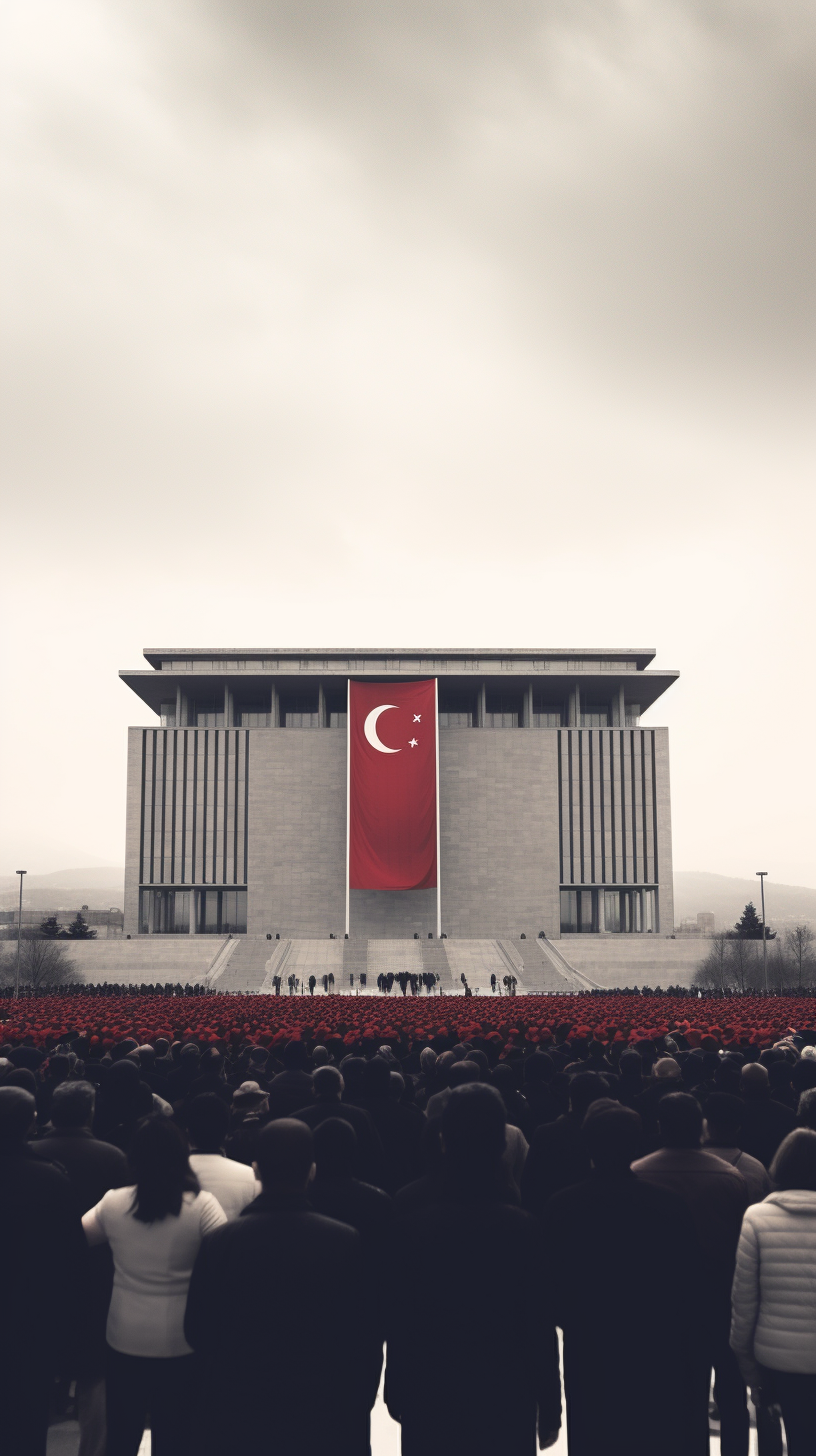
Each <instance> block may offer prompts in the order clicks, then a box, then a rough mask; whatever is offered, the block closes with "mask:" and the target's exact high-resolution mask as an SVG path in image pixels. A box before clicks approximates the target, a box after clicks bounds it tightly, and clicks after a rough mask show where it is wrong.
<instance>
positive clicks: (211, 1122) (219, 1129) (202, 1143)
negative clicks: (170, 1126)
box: [187, 1092, 230, 1153]
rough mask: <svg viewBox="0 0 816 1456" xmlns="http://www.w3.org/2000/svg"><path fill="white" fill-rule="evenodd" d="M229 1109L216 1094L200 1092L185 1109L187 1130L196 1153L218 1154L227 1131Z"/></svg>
mask: <svg viewBox="0 0 816 1456" xmlns="http://www.w3.org/2000/svg"><path fill="white" fill-rule="evenodd" d="M229 1124H230V1113H229V1108H228V1107H227V1105H226V1103H225V1102H224V1101H223V1099H222V1098H221V1097H219V1096H218V1093H217V1092H202V1093H201V1096H200V1097H194V1098H193V1100H192V1102H191V1103H190V1105H189V1107H188V1108H187V1130H188V1132H189V1134H190V1143H191V1145H192V1146H193V1147H194V1148H195V1150H196V1152H197V1153H218V1152H220V1151H221V1146H222V1144H223V1142H224V1139H225V1137H226V1135H227V1132H228V1131H229Z"/></svg>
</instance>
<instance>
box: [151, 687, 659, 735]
mask: <svg viewBox="0 0 816 1456" xmlns="http://www.w3.org/2000/svg"><path fill="white" fill-rule="evenodd" d="M485 702H486V706H485V710H484V713H483V715H482V718H483V722H482V726H483V727H485V728H520V727H522V726H523V725H524V722H525V717H526V714H525V709H524V704H523V702H522V701H521V698H520V696H516V695H515V694H496V693H487V694H486V699H485ZM160 717H161V723H162V727H163V728H175V727H177V726H180V725H177V724H176V704H175V700H172V701H171V700H168V701H167V702H164V703H162V704H161V708H160ZM188 718H189V720H190V726H194V727H196V728H224V727H225V726H226V724H225V721H224V707H223V703H222V704H219V705H216V704H215V703H206V702H205V703H202V702H200V701H198V702H195V703H191V704H190V705H189V708H188ZM579 718H580V722H579V723H578V724H577V725H576V726H578V727H580V728H609V727H611V726H612V713H611V711H610V708H609V705H608V704H605V703H601V704H598V703H596V704H592V703H587V704H586V706H585V707H584V708H583V709H582V711H581V713H580V714H579ZM233 719H234V722H233V723H232V724H231V725H230V726H232V727H235V728H271V727H273V726H274V715H273V714H272V712H271V711H270V710H269V709H268V708H266V707H264V706H263V705H262V704H260V703H248V704H236V706H235V709H234V712H233ZM569 719H570V714H569V708H568V707H567V706H566V704H565V705H563V706H559V705H557V704H552V703H550V704H546V705H545V704H543V703H542V702H541V701H540V700H538V699H537V698H536V696H535V694H534V695H533V711H532V715H531V722H530V726H531V727H532V728H561V727H567V726H568V724H569ZM324 720H325V725H326V726H327V727H330V728H345V726H346V713H345V710H344V709H342V708H340V707H336V708H335V707H332V706H329V705H328V704H326V707H325V711H324V714H321V712H320V709H319V707H318V706H317V705H316V704H314V703H313V702H309V704H308V705H304V703H303V702H298V703H292V702H291V701H290V700H284V701H282V702H281V704H280V715H279V721H280V723H281V726H282V727H285V728H322V727H323V726H324ZM478 721H479V711H478V705H477V702H476V700H475V699H474V700H473V701H470V702H468V701H464V700H462V699H461V698H460V699H454V700H453V701H452V702H451V701H450V699H448V700H447V703H446V699H445V697H444V696H443V694H442V693H440V695H439V726H440V728H473V727H475V726H476V725H477V724H478ZM639 723H640V705H639V704H637V703H627V704H626V727H627V728H637V726H638V724H639Z"/></svg>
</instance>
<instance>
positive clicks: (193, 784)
mask: <svg viewBox="0 0 816 1456" xmlns="http://www.w3.org/2000/svg"><path fill="white" fill-rule="evenodd" d="M145 655H146V657H147V658H148V661H150V662H151V663H152V664H153V666H152V670H151V671H149V672H143V671H140V672H136V673H123V674H122V677H123V678H124V680H125V681H126V682H127V683H128V685H129V686H130V687H131V688H133V690H134V691H135V692H137V693H138V695H139V696H140V697H141V698H142V699H143V701H144V702H145V703H147V704H148V706H150V707H152V708H154V709H160V710H161V713H162V726H156V724H155V719H154V723H153V726H151V727H146V728H132V729H130V731H129V741H128V798H127V842H126V888H125V933H126V935H131V936H134V937H135V936H141V935H142V934H151V935H152V934H157V933H161V934H162V939H164V938H165V937H164V933H163V932H164V931H165V930H166V929H167V928H168V925H169V920H168V918H167V917H168V915H170V916H172V909H171V911H168V910H167V905H168V903H169V902H172V905H173V906H174V907H175V916H176V920H175V925H174V931H175V936H178V934H179V933H183V934H189V935H191V936H193V935H196V936H197V933H198V931H199V930H200V929H201V928H202V925H203V916H204V911H203V909H202V905H203V901H202V899H201V896H202V892H205V891H208V892H210V894H209V898H208V902H207V903H208V905H211V906H212V905H214V904H215V895H216V892H221V893H222V895H223V906H224V911H223V913H224V916H225V919H224V928H226V929H227V930H234V929H235V928H236V926H235V924H234V923H233V924H228V923H227V920H226V916H227V914H228V913H229V914H230V915H235V914H236V913H237V914H238V915H239V916H240V915H242V914H245V922H243V921H241V922H240V923H239V924H238V925H237V929H238V931H239V932H241V931H244V930H245V931H246V933H247V934H248V935H249V936H258V937H264V938H265V937H266V935H270V936H272V938H273V940H274V937H275V936H276V935H279V936H280V937H281V939H288V938H293V939H298V938H304V939H308V938H315V939H321V938H325V939H326V940H328V938H329V936H330V935H335V936H337V937H338V938H339V939H341V940H342V937H343V931H344V919H345V837H346V751H347V748H346V726H345V716H344V712H343V711H342V710H343V709H344V707H345V688H346V682H347V680H348V675H349V674H350V673H351V675H353V676H354V677H355V678H366V677H367V678H369V679H372V680H375V681H383V682H384V683H387V682H388V681H389V680H390V681H394V680H400V679H402V680H405V679H410V678H412V677H423V676H432V675H433V676H437V677H438V679H439V685H440V686H439V693H440V714H441V715H443V716H442V726H440V728H439V758H440V821H441V898H442V928H443V931H444V932H445V934H446V935H447V936H448V937H450V938H456V939H468V938H471V939H481V938H489V939H497V938H501V939H508V940H512V939H514V938H517V937H519V936H520V935H521V934H524V935H526V936H527V937H528V939H529V938H533V937H536V936H537V935H538V933H539V931H542V930H543V931H544V933H545V935H546V936H547V937H549V938H551V939H557V938H559V936H560V935H561V933H562V918H563V914H564V910H563V906H564V904H565V903H566V902H565V901H564V898H563V893H562V892H565V893H566V892H573V898H572V901H571V903H572V904H573V905H575V904H576V903H577V901H576V900H575V894H574V892H586V893H584V894H581V895H579V899H580V902H581V905H582V907H583V910H582V912H581V913H583V915H584V926H585V927H586V925H587V924H588V917H589V915H590V912H591V914H592V916H593V917H594V919H593V922H592V928H593V930H595V931H596V932H597V934H596V935H595V936H594V937H593V938H594V939H596V940H598V941H602V940H603V941H605V940H607V939H609V938H614V939H616V940H620V939H621V938H622V937H621V936H620V935H619V934H615V935H614V937H611V936H610V935H608V934H607V925H606V922H605V920H604V913H605V912H604V907H605V906H606V908H607V911H608V910H609V907H610V906H611V907H613V909H614V912H615V914H617V913H618V911H617V908H616V907H617V905H618V900H617V898H616V892H618V891H620V892H621V895H622V897H623V898H622V899H621V906H623V909H625V910H626V913H627V914H629V913H630V911H631V913H632V915H633V916H634V914H635V911H634V910H632V905H634V906H635V910H636V911H637V916H638V917H641V918H640V919H639V921H638V923H639V924H641V925H642V932H645V931H646V926H647V922H648V923H649V928H650V929H651V931H652V933H653V934H658V935H666V934H669V933H671V930H672V928H673V910H674V907H673V895H672V875H671V814H670V790H669V766H668V732H667V730H666V729H665V728H652V727H651V726H649V727H645V726H644V727H641V726H640V723H639V714H640V712H641V711H642V710H644V709H645V708H646V707H648V706H650V705H651V703H652V702H653V701H654V700H655V699H656V697H657V696H659V695H660V693H662V692H663V691H665V690H666V688H667V687H668V686H670V685H671V682H672V681H673V680H674V678H675V677H676V676H677V675H676V674H675V673H657V672H649V671H647V670H646V664H647V663H648V662H649V661H650V660H651V657H652V655H653V654H652V653H651V651H641V650H631V649H629V650H620V651H618V652H607V653H603V652H599V651H598V650H597V649H594V650H583V651H580V650H577V649H575V650H573V651H572V652H570V653H564V652H562V653H555V652H552V653H550V652H546V651H544V650H541V651H527V652H523V653H522V652H510V651H508V650H503V651H501V652H499V651H496V652H491V653H486V652H481V651H478V650H471V651H469V652H467V653H465V652H447V653H445V652H442V651H435V652H433V653H431V652H428V653H423V652H415V653H411V654H408V653H403V654H398V655H396V656H391V655H389V654H388V653H387V652H384V651H383V650H379V651H376V652H371V653H363V652H362V651H360V650H359V649H356V650H354V653H353V654H352V653H351V652H348V653H347V654H346V655H345V657H344V656H343V655H342V654H337V655H336V656H332V655H331V654H329V653H328V652H327V651H326V650H322V651H321V650H315V651H308V652H307V651H300V652H298V653H292V654H289V655H288V656H284V654H282V653H279V652H274V651H273V650H264V651H263V652H260V651H259V652H258V653H257V654H251V653H250V652H249V651H248V650H247V651H243V652H240V653H236V652H235V650H234V649H233V651H232V652H230V653H229V655H228V654H227V652H226V651H225V652H224V653H223V654H218V653H215V652H214V651H212V650H209V651H206V652H205V651H204V650H201V651H200V652H199V651H196V652H193V651H191V650H190V649H178V650H175V649H170V650H166V651H164V652H162V651H157V652H152V651H148V652H146V654H145ZM248 662H252V663H253V664H254V665H253V666H252V667H251V668H250V667H248V666H247V663H248ZM267 663H269V666H268V667H267V666H266V664H267ZM239 664H240V665H239ZM259 664H263V666H262V667H261V666H259ZM352 664H353V670H352ZM395 666H396V667H397V670H395ZM344 674H345V675H344ZM293 684H294V685H293ZM312 697H313V698H314V704H313V705H312V702H311V699H312ZM242 703H243V704H245V705H247V706H245V707H244V708H242ZM446 703H448V704H449V706H450V712H448V711H446V710H445V704H446ZM202 704H206V710H205V709H204V708H203V707H201V706H197V705H202ZM219 704H220V705H222V706H223V712H221V711H219V712H216V711H215V708H214V705H215V707H218V705H219ZM463 704H464V705H465V708H464V709H463V707H462V705H463ZM281 705H283V706H281ZM470 705H472V707H471V706H470ZM312 706H313V708H314V711H313V712H312V711H311V707H312ZM171 709H172V711H171ZM290 709H291V711H290ZM454 716H455V717H456V719H457V720H466V721H467V722H468V726H446V724H447V723H448V722H449V721H450V720H451V719H452V718H454ZM497 722H501V723H508V724H512V726H501V727H497V726H488V724H495V723H497ZM305 723H308V725H309V726H302V725H303V724H305ZM295 725H297V726H295ZM175 892H178V893H177V894H176V893H175ZM605 892H607V893H606V894H605ZM174 896H175V898H174ZM610 897H611V898H610ZM624 900H625V901H626V904H625V905H624ZM160 902H161V903H160ZM221 903H222V899H221V895H219V897H218V907H219V908H218V910H217V914H218V915H219V916H220V915H221V913H222V911H221V908H220V907H221ZM236 904H238V905H240V906H241V907H242V908H241V909H239V910H238V911H236V909H235V906H236ZM227 906H229V911H227V908H226V907H227ZM140 907H141V908H140ZM244 907H245V908H244ZM209 913H212V914H215V913H216V911H215V910H212V911H210V910H208V911H207V914H209ZM621 913H623V911H621ZM650 917H651V920H650ZM435 920H436V891H435V890H424V891H414V892H402V893H400V892H390V893H389V892H376V891H363V890H357V891H352V892H351V896H350V932H351V938H352V940H354V939H357V938H360V939H364V940H368V939H374V940H377V939H381V940H389V939H410V938H412V937H413V936H414V935H415V934H416V935H418V936H419V937H421V938H422V939H423V940H427V937H428V933H429V932H432V931H433V930H434V928H435ZM633 924H634V920H633ZM180 927H181V930H180ZM214 927H215V922H213V928H214ZM221 928H222V924H221V921H220V919H219V921H218V929H219V931H220V930H221ZM168 938H169V937H168ZM564 938H565V940H566V939H567V938H568V937H567V935H566V934H565V937H564ZM623 938H625V939H627V940H629V939H630V937H629V936H628V935H627V936H624V937H623ZM634 938H635V936H632V937H631V939H634ZM638 938H642V936H639V937H638Z"/></svg>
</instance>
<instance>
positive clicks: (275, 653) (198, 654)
mask: <svg viewBox="0 0 816 1456" xmlns="http://www.w3.org/2000/svg"><path fill="white" fill-rule="evenodd" d="M143 655H144V657H145V658H146V659H147V661H148V662H149V663H150V666H151V667H155V668H159V669H161V665H162V662H163V661H166V660H167V659H168V658H174V657H189V658H202V657H203V658H246V657H260V658H264V657H274V658H279V659H280V658H295V657H297V658H302V659H309V660H311V659H319V660H321V661H323V660H324V659H326V658H338V657H344V658H345V657H363V658H366V657H373V658H377V659H379V658H384V657H411V658H420V659H426V658H441V657H450V658H457V659H461V658H496V657H503V658H514V659H515V658H531V657H532V658H547V657H554V658H579V657H589V658H593V657H595V658H610V657H611V658H619V657H627V658H634V659H635V660H636V661H637V666H638V669H639V670H642V669H643V668H645V667H646V666H648V664H649V663H650V662H653V661H654V658H655V656H656V655H657V649H656V648H655V647H145V648H144V649H143Z"/></svg>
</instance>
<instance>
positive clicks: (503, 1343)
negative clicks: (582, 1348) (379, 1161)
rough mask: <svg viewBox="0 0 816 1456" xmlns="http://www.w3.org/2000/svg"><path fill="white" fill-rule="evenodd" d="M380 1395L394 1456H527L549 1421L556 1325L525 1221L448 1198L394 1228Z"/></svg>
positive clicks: (555, 1421)
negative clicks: (395, 1441) (392, 1423)
mask: <svg viewBox="0 0 816 1456" xmlns="http://www.w3.org/2000/svg"><path fill="white" fill-rule="evenodd" d="M385 1287H386V1289H387V1290H388V1291H389V1298H388V1300H387V1302H386V1339H387V1342H388V1343H387V1367H386V1384H385V1398H386V1404H387V1406H388V1409H389V1410H390V1412H391V1414H392V1416H393V1417H394V1419H395V1420H398V1421H400V1422H401V1423H402V1456H534V1453H535V1450H536V1417H537V1413H538V1419H539V1425H540V1429H541V1431H542V1432H544V1431H554V1430H555V1429H557V1427H558V1425H559V1424H560V1410H561V1396H560V1385H559V1380H558V1357H557V1347H556V1344H555V1327H554V1324H553V1321H552V1319H551V1318H549V1317H548V1314H547V1307H546V1303H545V1283H544V1276H543V1269H542V1265H541V1239H540V1233H539V1230H538V1227H537V1225H536V1223H535V1220H534V1219H532V1218H531V1217H530V1215H529V1214H527V1213H524V1212H523V1210H522V1209H520V1208H512V1207H510V1206H509V1205H508V1204H505V1203H498V1202H495V1201H493V1200H492V1199H485V1198H475V1199H466V1198H456V1197H453V1196H451V1197H449V1198H447V1199H446V1200H444V1201H440V1202H438V1203H436V1204H434V1205H429V1206H426V1207H424V1208H419V1209H416V1210H412V1211H411V1213H410V1216H408V1217H407V1218H406V1219H405V1221H404V1222H403V1221H402V1220H400V1219H399V1218H398V1219H397V1220H396V1221H395V1224H394V1229H393V1232H392V1236H391V1239H390V1241H389V1253H388V1258H387V1261H386V1278H385Z"/></svg>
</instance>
